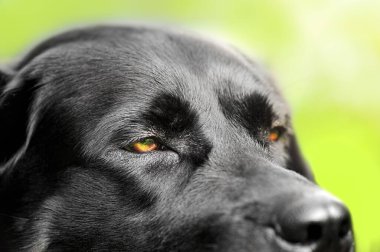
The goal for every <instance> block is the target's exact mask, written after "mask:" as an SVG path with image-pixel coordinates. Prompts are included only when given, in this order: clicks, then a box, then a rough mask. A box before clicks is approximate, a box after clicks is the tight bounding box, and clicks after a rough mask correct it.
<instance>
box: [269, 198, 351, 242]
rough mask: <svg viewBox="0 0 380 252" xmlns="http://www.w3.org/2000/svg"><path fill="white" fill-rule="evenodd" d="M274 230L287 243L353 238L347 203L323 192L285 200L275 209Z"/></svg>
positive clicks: (335, 240)
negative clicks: (322, 193)
mask: <svg viewBox="0 0 380 252" xmlns="http://www.w3.org/2000/svg"><path fill="white" fill-rule="evenodd" d="M277 212H278V213H277V218H276V224H275V225H276V231H277V233H279V235H280V236H282V238H283V239H285V240H286V241H288V242H290V243H297V244H311V243H315V244H317V246H322V244H327V243H329V244H331V243H335V244H333V246H340V245H339V244H341V243H342V242H344V241H346V240H347V239H349V240H350V241H351V242H352V237H350V238H347V237H349V236H350V235H351V236H352V233H351V229H352V227H351V218H350V213H349V211H348V209H347V208H346V206H344V205H343V204H342V203H340V202H339V201H337V200H335V199H334V198H332V197H330V196H326V195H318V196H313V197H307V198H301V199H296V200H291V201H290V202H289V201H288V202H287V203H286V205H285V206H282V207H280V208H279V210H278V211H277Z"/></svg>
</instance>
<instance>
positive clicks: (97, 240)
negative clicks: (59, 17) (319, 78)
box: [0, 26, 352, 252]
mask: <svg viewBox="0 0 380 252" xmlns="http://www.w3.org/2000/svg"><path fill="white" fill-rule="evenodd" d="M0 90H1V92H0V93H1V96H0V121H1V124H0V174H1V175H0V202H1V204H0V250H1V251H156V252H163V251H188V252H189V251H220V252H223V251H234V252H247V251H342V252H344V251H348V250H346V249H344V247H343V246H342V247H340V245H339V246H338V245H326V246H325V247H323V248H316V247H315V246H314V247H313V246H312V245H310V244H303V245H302V244H301V245H300V244H295V245H294V244H290V243H288V242H287V241H285V240H282V239H281V238H280V237H279V235H278V234H277V233H276V232H277V231H276V227H275V226H276V221H275V218H274V217H275V216H276V213H275V209H278V208H280V209H281V208H282V205H281V204H284V203H283V202H291V201H292V200H294V199H295V198H303V197H313V196H310V195H314V194H318V193H321V192H322V190H321V189H320V188H319V187H318V186H316V185H315V183H314V179H313V176H312V173H311V171H310V169H309V168H308V166H307V165H306V164H305V162H304V160H303V158H302V155H301V153H300V151H299V148H298V146H297V141H296V138H295V135H294V133H293V130H292V128H291V123H290V117H291V115H290V112H289V110H288V107H287V105H286V103H285V101H284V99H283V98H282V96H281V94H280V92H279V91H278V90H277V88H276V87H275V84H274V83H273V81H272V79H271V78H270V76H269V75H268V74H267V73H266V72H265V71H264V70H263V69H262V68H261V67H260V66H259V65H258V64H257V63H255V62H253V61H251V60H250V59H248V57H246V56H244V55H243V54H242V53H240V52H238V51H237V50H235V49H233V48H230V47H229V46H225V45H222V44H219V43H217V42H211V41H208V40H206V39H204V38H199V37H198V36H195V35H191V34H185V33H182V32H176V31H173V30H170V29H166V28H163V29H162V28H156V27H142V26H99V27H91V28H84V29H77V30H73V31H69V32H66V33H63V34H60V35H57V36H55V37H53V38H51V39H49V40H47V41H45V42H43V43H41V44H40V45H38V46H37V47H36V48H35V49H33V50H32V51H31V52H30V53H29V54H27V55H26V56H25V57H24V58H23V59H22V60H21V61H20V62H19V63H18V64H17V65H15V66H14V67H13V68H12V69H11V70H10V71H2V72H1V74H0ZM276 125H280V126H281V127H283V128H284V135H283V136H282V137H281V139H280V140H279V141H278V142H275V143H272V142H270V141H269V140H268V138H267V136H268V134H269V131H270V130H271V128H272V127H275V126H276ZM145 137H154V138H155V139H157V141H159V142H160V144H162V146H164V148H163V149H161V150H158V151H153V152H150V153H144V154H138V153H134V152H132V151H131V150H130V149H128V146H130V144H131V143H133V142H134V141H138V140H139V139H142V138H145ZM281 202H282V203H281ZM279 205H280V206H279ZM350 239H351V238H350ZM331 244H332V243H331ZM350 244H352V240H350ZM329 246H330V247H329ZM333 246H338V247H333ZM349 246H350V247H352V245H349ZM346 247H347V246H346ZM337 248H339V249H337Z"/></svg>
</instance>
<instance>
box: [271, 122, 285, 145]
mask: <svg viewBox="0 0 380 252" xmlns="http://www.w3.org/2000/svg"><path fill="white" fill-rule="evenodd" d="M285 131H286V129H285V127H282V126H276V127H273V128H272V129H270V130H269V133H268V140H269V142H272V143H274V142H277V141H278V140H280V138H281V137H282V136H283V135H284V133H285Z"/></svg>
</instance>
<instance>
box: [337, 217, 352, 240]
mask: <svg viewBox="0 0 380 252" xmlns="http://www.w3.org/2000/svg"><path fill="white" fill-rule="evenodd" d="M350 231H351V221H350V218H349V216H346V217H345V218H344V219H343V220H342V222H341V223H340V227H339V231H338V235H339V238H344V237H346V236H347V235H348V233H349V232H350Z"/></svg>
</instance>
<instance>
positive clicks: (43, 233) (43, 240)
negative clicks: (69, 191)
mask: <svg viewBox="0 0 380 252" xmlns="http://www.w3.org/2000/svg"><path fill="white" fill-rule="evenodd" d="M61 205H62V200H61V199H60V197H57V196H53V197H51V198H48V199H47V200H46V201H45V202H44V203H43V204H42V207H41V208H40V209H39V210H38V211H37V216H36V217H35V219H36V221H35V223H34V224H33V226H32V228H31V237H30V238H29V239H28V240H29V242H30V243H29V244H26V245H25V246H24V247H23V251H28V252H43V251H46V250H47V248H48V246H49V243H50V234H51V231H52V230H51V226H52V221H53V219H54V216H55V215H56V213H57V209H59V208H61Z"/></svg>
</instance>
